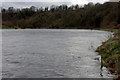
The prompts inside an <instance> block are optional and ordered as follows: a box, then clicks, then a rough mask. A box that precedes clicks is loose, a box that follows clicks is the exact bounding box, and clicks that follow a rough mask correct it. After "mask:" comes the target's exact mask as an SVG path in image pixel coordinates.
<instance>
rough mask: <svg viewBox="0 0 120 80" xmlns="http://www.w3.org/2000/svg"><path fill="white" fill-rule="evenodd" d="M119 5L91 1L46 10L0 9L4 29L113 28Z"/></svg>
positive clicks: (116, 21)
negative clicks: (80, 4) (81, 4)
mask: <svg viewBox="0 0 120 80" xmlns="http://www.w3.org/2000/svg"><path fill="white" fill-rule="evenodd" d="M118 6H119V3H117V2H113V3H112V2H110V3H109V2H107V3H104V4H100V3H96V4H93V3H92V2H90V3H88V4H85V5H84V6H79V5H71V6H67V5H60V6H55V5H52V6H51V7H45V8H42V7H41V8H36V7H35V6H31V7H30V8H22V9H19V8H17V9H16V8H14V7H9V8H8V9H4V8H2V25H3V27H12V28H23V29H24V28H57V29H59V28H113V27H114V26H116V25H117V24H118V23H120V22H119V21H120V17H119V13H118V12H119V9H118Z"/></svg>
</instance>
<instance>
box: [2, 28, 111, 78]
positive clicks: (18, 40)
mask: <svg viewBox="0 0 120 80" xmlns="http://www.w3.org/2000/svg"><path fill="white" fill-rule="evenodd" d="M109 35H111V33H109V32H104V31H95V30H62V29H59V30H55V29H54V30H52V29H50V30H47V29H41V30H39V29H32V30H30V29H25V30H22V29H21V30H3V31H2V40H3V41H2V43H3V45H2V48H3V49H2V50H3V66H2V68H3V69H2V70H3V77H5V78H46V77H48V78H101V77H103V78H108V77H111V75H110V74H108V71H107V70H106V69H105V68H104V69H103V71H102V72H101V70H100V62H99V55H97V54H98V53H96V52H94V51H95V50H96V49H97V47H98V46H100V44H101V42H103V41H105V40H107V38H108V37H107V36H109ZM101 74H102V76H101Z"/></svg>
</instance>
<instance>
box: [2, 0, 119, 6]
mask: <svg viewBox="0 0 120 80" xmlns="http://www.w3.org/2000/svg"><path fill="white" fill-rule="evenodd" d="M1 1H2V7H4V8H8V7H11V6H12V7H15V8H25V7H30V6H36V7H46V6H47V7H50V6H51V5H61V4H66V5H68V6H69V5H72V4H73V5H75V4H79V5H81V6H82V5H84V4H87V3H89V2H93V3H97V2H99V3H104V2H108V1H109V0H1ZM110 1H112V2H115V1H120V0H110Z"/></svg>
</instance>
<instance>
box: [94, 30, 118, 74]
mask: <svg viewBox="0 0 120 80" xmlns="http://www.w3.org/2000/svg"><path fill="white" fill-rule="evenodd" d="M104 31H111V32H114V37H112V38H110V39H109V40H107V41H106V42H103V44H102V45H101V46H100V47H98V49H97V50H96V51H97V52H99V54H100V55H101V56H102V57H103V62H104V63H103V66H105V67H107V68H108V69H109V70H110V71H111V72H112V73H115V74H118V68H119V67H120V66H118V63H119V62H118V61H119V57H120V44H119V42H120V41H119V38H118V32H119V31H118V29H105V30H104Z"/></svg>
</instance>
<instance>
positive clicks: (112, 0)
mask: <svg viewBox="0 0 120 80" xmlns="http://www.w3.org/2000/svg"><path fill="white" fill-rule="evenodd" d="M119 1H120V0H110V2H119Z"/></svg>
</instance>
